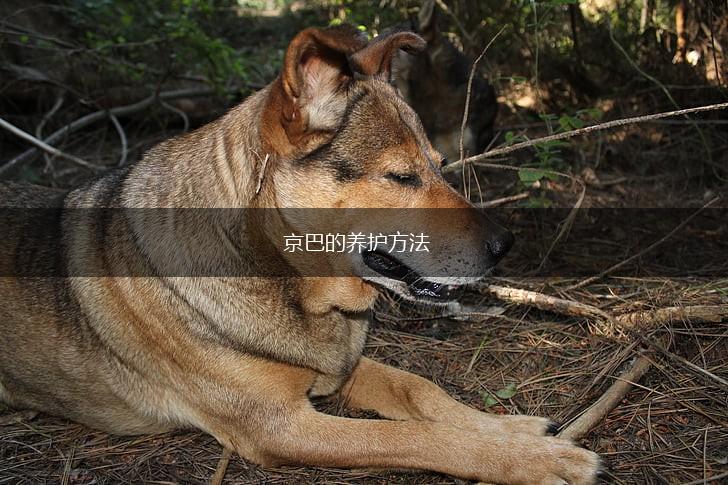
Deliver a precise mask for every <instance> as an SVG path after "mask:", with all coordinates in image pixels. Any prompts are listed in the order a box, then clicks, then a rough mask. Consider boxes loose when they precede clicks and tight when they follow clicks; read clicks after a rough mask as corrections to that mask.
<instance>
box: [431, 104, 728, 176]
mask: <svg viewBox="0 0 728 485" xmlns="http://www.w3.org/2000/svg"><path fill="white" fill-rule="evenodd" d="M726 108H728V103H718V104H710V105H706V106H697V107H695V108H686V109H680V110H675V111H666V112H664V113H654V114H650V115H642V116H634V117H632V118H623V119H619V120H613V121H607V122H606V123H599V124H596V125H592V126H586V127H584V128H578V129H576V130H571V131H566V132H563V133H556V134H553V135H549V136H544V137H542V138H536V139H534V140H528V141H524V142H521V143H516V144H514V145H510V146H506V147H501V148H495V149H493V150H488V151H486V152H484V153H481V154H480V155H475V156H472V157H469V158H466V159H465V160H462V161H460V160H459V161H456V162H453V163H451V164H449V165H447V166H445V167H443V169H442V172H443V173H449V172H454V171H455V170H457V169H459V168H460V167H461V166H462V165H463V164H467V163H474V162H479V161H481V160H485V159H487V158H493V157H496V156H499V155H504V154H506V153H511V152H515V151H518V150H522V149H524V148H528V147H532V146H534V145H538V144H541V143H546V142H549V141H554V140H563V139H566V138H572V137H575V136H579V135H585V134H587V133H591V132H593V131H600V130H606V129H609V128H614V127H617V126H624V125H631V124H635V123H642V122H645V121H651V120H656V119H660V118H669V117H672V116H680V115H684V114H690V113H701V112H704V111H714V110H718V109H726Z"/></svg>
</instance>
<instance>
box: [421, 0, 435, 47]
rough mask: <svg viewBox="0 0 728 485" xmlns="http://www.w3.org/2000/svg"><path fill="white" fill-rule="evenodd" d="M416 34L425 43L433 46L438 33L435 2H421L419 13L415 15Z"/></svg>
mask: <svg viewBox="0 0 728 485" xmlns="http://www.w3.org/2000/svg"><path fill="white" fill-rule="evenodd" d="M417 23H418V24H419V25H418V26H417V32H418V33H419V34H420V35H421V36H422V38H423V39H425V40H426V41H427V43H428V44H433V43H435V41H437V39H438V38H439V35H440V31H439V29H438V27H437V9H436V8H435V0H425V1H424V2H422V6H421V7H420V12H419V13H418V14H417Z"/></svg>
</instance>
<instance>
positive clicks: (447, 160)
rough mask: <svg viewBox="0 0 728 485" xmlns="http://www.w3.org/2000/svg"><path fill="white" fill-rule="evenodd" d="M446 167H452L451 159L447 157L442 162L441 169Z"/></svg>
mask: <svg viewBox="0 0 728 485" xmlns="http://www.w3.org/2000/svg"><path fill="white" fill-rule="evenodd" d="M445 165H450V159H448V158H447V157H445V158H443V159H442V160H440V168H442V167H444V166H445Z"/></svg>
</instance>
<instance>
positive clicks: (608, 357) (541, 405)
mask: <svg viewBox="0 0 728 485" xmlns="http://www.w3.org/2000/svg"><path fill="white" fill-rule="evenodd" d="M654 94H655V93H654V91H652V92H650V91H648V92H641V93H635V94H634V96H632V97H629V98H623V99H615V100H611V101H610V103H609V106H608V108H609V109H605V118H604V119H618V118H624V117H628V116H632V115H635V114H644V113H651V112H659V111H669V110H670V109H672V106H670V105H669V104H666V103H660V102H656V101H654V99H655V96H654ZM500 95H501V98H502V103H503V106H502V108H501V112H500V115H499V119H498V122H497V123H498V126H497V128H498V129H499V130H501V135H502V133H505V132H506V131H513V132H514V133H516V134H518V133H523V134H527V135H528V136H529V138H535V137H537V136H541V135H544V134H546V133H547V132H548V129H547V127H546V124H545V123H543V122H540V121H534V120H533V118H532V117H530V118H529V117H527V116H525V115H524V111H523V110H520V109H518V108H516V107H514V105H513V104H512V102H511V101H512V100H513V99H515V98H516V97H518V93H517V92H515V91H509V90H508V88H507V87H506V88H505V89H504V87H503V86H501V90H500ZM701 99H702V98H700V96H696V97H695V98H694V101H695V102H694V103H693V105H695V104H698V103H699V102H701ZM707 101H708V100H705V103H704V104H708V102H707ZM207 102H208V103H211V104H214V103H220V104H219V106H221V107H223V106H227V105H228V104H229V102H230V101H229V100H225V99H215V98H211V99H210V100H208V101H207ZM222 111H223V110H222V109H219V110H218V111H217V112H216V113H215V114H219V113H220V112H222ZM158 115H159V113H155V116H158ZM165 116H167V117H170V116H172V117H173V115H170V113H167V114H166V115H165ZM210 117H211V116H210V115H207V118H203V119H201V120H196V121H195V120H193V125H194V124H199V123H200V122H202V121H204V120H205V119H209V118H210ZM706 120H707V121H706V122H705V124H701V125H699V127H700V129H701V130H703V132H704V134H705V133H707V135H708V136H709V138H710V140H711V143H710V147H711V148H710V149H709V151H710V156H708V155H707V154H706V152H705V146H704V145H703V143H702V142H701V137H700V136H698V134H697V133H696V131H695V130H696V127H695V125H693V124H691V123H689V122H687V121H686V120H684V119H670V120H665V121H661V122H652V123H646V124H641V125H632V126H626V127H622V128H619V129H615V130H610V131H604V132H599V133H596V134H593V135H589V136H586V137H579V138H575V139H573V140H572V141H571V142H570V146H569V147H568V148H564V149H563V153H562V154H561V156H562V158H564V159H566V160H568V161H569V162H568V163H567V166H568V168H567V171H568V172H569V173H570V174H571V175H574V176H577V177H579V178H580V179H581V180H584V181H585V183H586V192H585V197H584V199H583V202H581V206H582V207H617V208H634V207H650V208H662V209H668V210H669V209H670V208H678V207H682V208H691V209H695V210H697V209H699V208H701V207H702V206H704V205H705V204H706V203H708V202H710V201H711V200H713V199H715V198H716V197H720V198H721V199H720V201H719V202H718V204H717V205H718V206H721V207H726V206H727V205H728V204H727V202H728V183H727V182H726V181H725V180H723V181H721V180H720V178H718V177H716V176H715V167H716V166H718V167H720V166H722V167H725V166H728V155H727V153H728V124H726V122H727V121H728V120H727V119H726V116H725V113H722V114H719V115H716V116H713V117H707V118H706ZM180 132H181V123H180V122H179V120H178V122H177V123H166V124H165V126H164V128H163V129H159V128H158V127H156V125H154V124H153V123H152V122H149V123H146V124H144V123H139V124H138V125H136V128H135V131H134V132H131V131H130V132H129V133H128V146H129V158H130V160H133V159H134V158H137V157H138V156H139V155H140V154H141V153H143V151H144V150H145V149H147V148H148V147H150V146H152V145H153V144H155V143H156V142H158V141H161V140H163V139H165V138H167V137H169V136H171V135H174V134H177V133H180ZM79 136H81V135H79ZM5 153H9V154H10V155H14V154H17V153H13V152H12V151H6V152H5ZM73 153H77V154H79V156H84V157H85V158H86V159H93V160H97V161H100V162H102V163H107V164H109V165H112V164H114V163H115V161H116V160H118V141H117V139H116V138H115V132H114V131H113V127H112V126H107V127H105V128H103V129H102V128H99V129H96V130H95V131H93V132H91V131H89V133H88V134H86V135H83V136H81V137H80V138H78V139H76V140H75V142H74V145H73ZM533 157H534V153H533V152H531V151H529V150H526V151H524V152H522V153H518V154H515V155H514V157H513V158H509V159H507V160H505V159H499V160H495V161H494V163H504V164H516V165H517V164H519V163H524V162H529V161H531V160H532V158H533ZM3 158H5V157H3ZM706 159H710V160H711V161H710V163H706ZM61 165H62V167H60V168H59V167H58V166H51V167H50V169H48V170H47V167H46V165H45V162H44V161H43V159H42V157H39V158H37V159H36V160H35V161H34V162H33V163H31V164H29V165H28V166H27V167H25V168H24V169H23V171H22V172H20V175H19V176H18V177H17V178H22V179H25V180H32V181H35V182H37V183H48V184H52V185H58V186H64V187H68V186H73V185H75V184H77V183H79V182H80V181H81V180H82V179H84V178H87V177H88V173H86V172H83V170H74V169H71V168H69V167H68V166H65V165H63V164H61ZM722 173H723V174H724V175H725V173H726V172H725V171H723V172H722ZM477 177H478V180H479V182H480V184H479V185H480V187H481V190H482V193H478V191H477V189H475V188H473V191H474V193H473V194H471V196H472V198H473V199H474V200H475V201H480V200H481V199H482V200H483V201H488V200H493V199H497V198H500V197H506V196H512V195H516V194H519V193H524V192H526V193H528V194H529V200H539V201H541V202H540V204H544V202H543V200H544V199H548V200H549V201H550V202H549V203H548V204H551V205H553V206H556V207H565V208H570V207H573V206H574V205H575V204H577V201H578V199H579V195H580V192H581V187H580V186H579V185H578V184H575V183H574V182H572V181H571V180H569V179H564V178H557V179H556V180H542V181H541V182H540V183H539V184H538V186H533V185H528V186H527V185H524V184H523V183H522V182H521V181H519V179H518V177H517V175H516V174H514V173H512V172H507V171H502V170H498V169H492V168H488V169H484V168H481V169H478V171H477ZM453 180H455V181H457V177H454V178H453ZM472 187H475V185H474V184H471V188H472ZM509 205H510V206H512V207H523V206H524V205H523V203H522V202H514V203H511V204H509ZM677 222H680V221H679V220H677ZM724 222H725V223H724V224H722V225H719V226H718V227H717V229H716V230H717V231H718V233H716V234H715V235H714V240H715V247H713V250H715V251H721V250H722V251H725V252H724V253H723V254H728V246H726V242H725V241H728V237H726V236H728V227H726V224H728V221H724ZM721 231H722V232H721ZM663 235H665V234H663ZM555 237H556V234H555V233H549V234H546V235H545V237H544V239H545V241H546V242H545V243H544V244H543V245H542V246H540V247H539V248H537V249H536V250H535V252H536V256H537V257H535V256H534V255H533V254H532V255H531V257H532V258H534V259H539V260H540V258H542V257H543V256H544V254H543V251H544V248H547V247H548V246H549V245H550V242H551V241H553V239H554V238H555ZM574 237H576V236H574V235H572V236H570V240H572V241H573V240H574ZM687 239H689V232H688V233H687V235H686V234H685V233H683V234H681V233H678V234H676V235H675V236H674V238H670V239H668V240H666V241H665V243H664V244H662V245H660V246H659V247H657V248H656V249H655V250H654V253H655V254H660V253H664V252H669V251H670V250H671V249H674V248H675V247H677V246H679V245H680V244H682V243H684V242H686V240H687ZM576 243H577V247H578V244H579V240H578V239H577V240H576ZM643 243H645V241H643ZM524 244H525V243H524ZM586 245H587V243H586V242H584V243H583V246H586ZM647 245H648V244H647V243H645V244H644V245H643V246H640V247H638V248H626V252H625V254H632V253H633V252H635V251H639V250H642V249H644V247H645V246H647ZM525 247H526V248H528V247H530V246H528V245H526V246H525ZM583 249H584V251H587V250H588V248H586V247H584V248H583ZM516 250H517V254H518V257H524V254H525V255H526V256H527V255H528V254H527V253H528V252H527V251H525V250H518V248H516ZM516 267H517V265H516ZM602 269H606V267H604V268H602ZM726 276H728V275H726V274H725V273H724V276H723V277H704V276H701V275H699V274H683V275H680V276H674V277H666V276H663V275H658V276H654V275H649V274H640V275H638V276H628V275H622V276H608V277H605V278H602V279H599V280H597V281H595V282H592V283H590V284H588V285H585V286H583V287H581V288H578V289H569V287H570V286H572V285H574V284H575V283H578V282H580V281H581V280H582V279H583V278H578V277H573V276H559V277H556V276H548V277H539V278H524V277H514V276H510V277H508V278H505V279H500V280H499V281H498V282H499V284H504V285H508V286H513V287H518V288H524V289H530V290H534V291H539V292H542V293H546V294H549V295H556V296H559V297H561V298H566V299H570V300H573V301H578V302H582V303H587V304H590V305H593V306H595V307H597V308H599V309H601V310H603V311H606V312H609V313H610V314H612V315H619V314H623V313H627V312H634V311H638V310H654V309H659V308H664V307H675V306H678V307H681V306H694V305H728V278H726ZM470 300H471V301H470V303H469V305H468V312H467V313H464V314H460V315H450V316H442V315H428V314H423V313H422V312H421V311H420V312H415V311H413V310H412V309H407V308H401V307H400V305H398V304H397V303H396V302H389V304H387V302H386V301H385V302H383V303H382V304H380V305H379V306H378V309H377V312H376V313H375V322H374V325H373V328H372V331H371V335H370V338H369V341H368V343H367V346H366V349H365V354H366V355H368V356H370V357H372V358H374V359H376V360H378V361H381V362H385V363H388V364H391V365H394V366H396V367H398V368H401V369H404V370H408V371H411V372H414V373H416V374H419V375H421V376H424V377H426V378H428V379H431V380H432V381H434V382H436V383H437V384H439V385H440V386H442V387H444V388H445V389H446V390H447V391H448V392H449V393H450V394H451V395H453V396H455V397H456V398H457V399H458V400H460V401H462V402H464V403H467V404H469V405H471V406H473V407H475V408H477V409H481V410H484V411H489V412H495V413H503V414H505V413H510V414H532V415H541V416H548V417H550V418H552V419H554V420H555V421H557V422H560V423H564V424H568V423H569V422H571V421H573V420H574V419H575V418H576V417H578V416H579V415H580V414H581V413H582V412H583V411H584V410H585V409H587V408H588V407H589V406H590V405H591V404H592V403H594V402H595V401H596V400H597V399H598V398H599V397H600V396H601V395H602V394H603V393H604V391H605V390H606V389H607V388H608V387H609V386H610V385H611V384H612V383H613V382H614V381H615V380H616V379H617V376H618V375H619V374H620V373H621V372H622V371H623V370H624V368H625V367H628V366H629V365H630V364H631V363H632V362H633V361H634V359H636V358H637V357H639V356H645V357H647V358H648V359H649V361H650V363H651V367H650V369H649V370H648V371H647V373H646V374H645V375H644V377H642V378H641V379H640V380H639V382H638V383H636V384H635V386H634V387H633V389H632V390H631V391H630V392H629V393H628V394H626V395H625V396H624V397H623V398H622V399H621V401H620V403H619V404H618V405H617V406H616V407H615V408H614V409H613V410H612V411H611V412H609V414H608V415H607V416H606V418H605V419H604V420H603V421H601V422H600V423H598V424H597V425H596V426H595V427H594V428H593V429H592V430H591V431H590V432H589V434H587V435H586V436H585V437H584V438H582V439H580V440H579V442H580V443H581V444H583V445H584V446H586V447H588V448H589V449H591V450H594V451H595V452H598V453H600V454H601V455H602V456H603V457H604V458H605V460H606V461H607V462H608V464H609V473H610V475H611V476H612V478H613V479H614V481H615V482H616V483H620V484H632V483H647V484H663V483H669V484H678V483H682V484H688V483H690V484H693V483H695V484H697V483H714V484H718V483H727V482H726V481H725V480H728V478H726V477H728V389H726V387H725V385H724V384H723V382H725V380H728V338H727V337H728V321H725V320H723V321H718V322H691V321H679V320H678V321H670V322H667V323H661V324H659V325H655V326H649V327H647V328H640V329H638V330H636V331H629V332H620V331H618V330H615V329H613V328H611V329H610V328H605V327H604V326H603V322H602V323H600V322H598V321H593V320H590V319H587V318H583V317H569V316H563V315H559V314H557V313H554V312H550V311H546V310H538V309H535V308H532V307H529V306H524V305H518V304H513V303H505V302H503V301H499V300H497V299H494V298H492V297H490V298H486V297H475V296H471V297H470ZM696 367H698V368H700V369H702V370H704V371H707V373H706V372H700V371H699V370H698V371H696V369H695V368H696ZM711 376H712V377H711ZM714 377H717V378H718V379H715V378H714ZM318 405H319V406H320V407H321V408H322V409H324V410H326V411H327V412H331V413H342V412H345V411H342V410H341V406H339V403H337V402H330V403H319V404H318ZM1 406H2V405H0V484H2V483H12V484H35V483H44V482H49V483H57V482H60V483H63V484H91V483H98V484H101V483H158V484H161V483H191V484H194V483H208V481H209V480H210V479H211V477H212V476H213V474H214V473H215V470H216V468H217V466H218V464H219V462H220V458H221V454H222V448H221V446H220V445H219V444H218V443H217V442H216V441H215V440H214V439H213V438H212V437H210V436H209V435H206V434H204V433H201V432H198V431H178V432H174V433H168V434H162V435H153V436H140V437H117V436H111V435H108V434H106V433H103V432H98V431H95V430H90V429H88V428H86V427H84V426H81V425H78V424H75V423H72V422H68V421H65V420H63V419H59V418H55V417H52V416H49V415H46V414H37V413H34V412H30V411H25V410H13V409H8V408H5V407H1ZM721 477H722V479H721ZM224 483H270V484H273V483H415V484H426V483H427V484H434V483H442V484H446V483H458V484H460V483H465V482H463V481H462V480H456V479H453V478H451V477H447V476H443V475H438V474H433V473H414V472H386V471H368V470H366V471H362V470H357V471H350V470H338V469H326V468H304V467H280V468H273V469H263V468H261V467H259V466H256V465H254V464H252V463H249V462H246V461H245V460H243V459H241V458H239V457H232V458H231V460H230V462H229V465H228V468H227V472H226V475H225V481H224Z"/></svg>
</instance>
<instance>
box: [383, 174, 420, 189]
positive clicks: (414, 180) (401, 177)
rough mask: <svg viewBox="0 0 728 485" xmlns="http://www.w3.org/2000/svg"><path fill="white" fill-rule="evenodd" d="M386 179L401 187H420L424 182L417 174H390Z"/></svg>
mask: <svg viewBox="0 0 728 485" xmlns="http://www.w3.org/2000/svg"><path fill="white" fill-rule="evenodd" d="M385 177H386V178H388V179H389V180H391V181H393V182H397V183H398V184H400V185H406V186H408V187H419V186H420V185H422V180H420V176H419V175H417V174H416V173H395V172H389V173H388V174H387V175H385Z"/></svg>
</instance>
